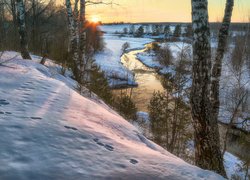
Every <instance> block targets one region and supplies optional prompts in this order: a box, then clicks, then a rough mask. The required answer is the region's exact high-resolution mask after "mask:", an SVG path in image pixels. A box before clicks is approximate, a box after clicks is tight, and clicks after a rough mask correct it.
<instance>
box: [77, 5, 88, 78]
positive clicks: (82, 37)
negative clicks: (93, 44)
mask: <svg viewBox="0 0 250 180" xmlns="http://www.w3.org/2000/svg"><path fill="white" fill-rule="evenodd" d="M86 44H87V37H86V6H85V0H80V23H79V60H80V68H81V71H82V73H84V72H85V67H84V65H85V64H86V59H87V58H86V53H87V47H86ZM82 76H83V78H85V77H84V74H82Z"/></svg>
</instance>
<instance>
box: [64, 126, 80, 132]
mask: <svg viewBox="0 0 250 180" xmlns="http://www.w3.org/2000/svg"><path fill="white" fill-rule="evenodd" d="M64 127H65V128H66V129H71V130H74V131H77V130H78V129H77V128H74V127H70V126H64Z"/></svg>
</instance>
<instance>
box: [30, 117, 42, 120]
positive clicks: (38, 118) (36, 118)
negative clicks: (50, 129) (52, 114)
mask: <svg viewBox="0 0 250 180" xmlns="http://www.w3.org/2000/svg"><path fill="white" fill-rule="evenodd" d="M30 118H31V119H34V120H41V119H43V118H40V117H30Z"/></svg>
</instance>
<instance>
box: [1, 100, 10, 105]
mask: <svg viewBox="0 0 250 180" xmlns="http://www.w3.org/2000/svg"><path fill="white" fill-rule="evenodd" d="M9 104H10V103H9V102H8V101H6V100H5V99H0V106H6V105H9Z"/></svg>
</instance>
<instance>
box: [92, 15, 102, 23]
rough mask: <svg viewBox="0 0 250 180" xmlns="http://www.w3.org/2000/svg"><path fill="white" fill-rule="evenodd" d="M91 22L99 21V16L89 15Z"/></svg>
mask: <svg viewBox="0 0 250 180" xmlns="http://www.w3.org/2000/svg"><path fill="white" fill-rule="evenodd" d="M91 22H93V23H98V22H100V18H99V17H98V16H92V17H91Z"/></svg>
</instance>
